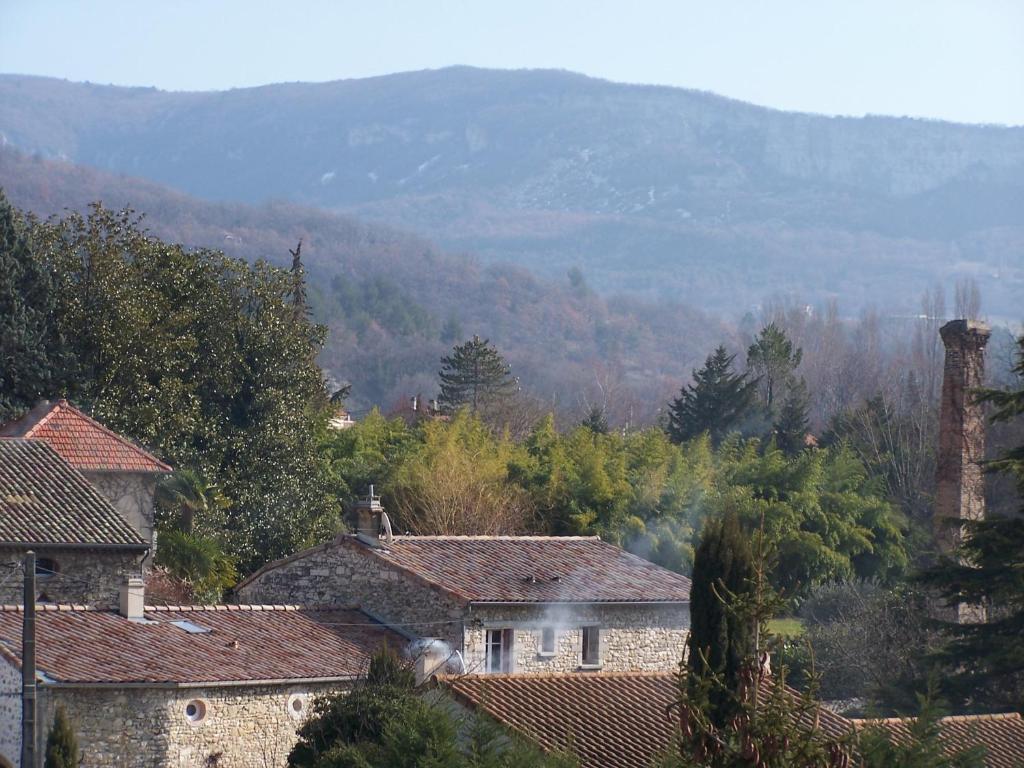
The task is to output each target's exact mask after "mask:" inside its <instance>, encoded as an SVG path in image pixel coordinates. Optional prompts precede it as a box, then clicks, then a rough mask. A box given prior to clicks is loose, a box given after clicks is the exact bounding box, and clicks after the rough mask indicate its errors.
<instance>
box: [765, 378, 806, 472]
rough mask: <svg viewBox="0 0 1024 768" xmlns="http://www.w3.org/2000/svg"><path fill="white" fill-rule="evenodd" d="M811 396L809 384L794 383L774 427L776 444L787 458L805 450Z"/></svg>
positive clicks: (801, 381) (773, 432)
mask: <svg viewBox="0 0 1024 768" xmlns="http://www.w3.org/2000/svg"><path fill="white" fill-rule="evenodd" d="M809 410H810V396H809V395H808V393H807V384H806V383H805V382H804V381H803V379H801V380H800V381H797V382H795V383H793V384H792V385H791V386H790V388H789V391H788V392H787V393H786V399H785V400H784V401H783V403H782V408H781V409H780V410H779V415H778V417H777V418H776V419H775V423H774V424H773V425H772V435H773V437H774V438H775V444H776V445H777V446H778V447H779V450H781V451H782V452H783V453H785V454H786V455H787V456H796V455H797V454H798V453H800V451H802V450H803V449H804V448H805V445H806V444H805V442H804V441H805V440H806V438H807V432H808V429H809V426H810V419H809V418H808V415H807V414H808V411H809Z"/></svg>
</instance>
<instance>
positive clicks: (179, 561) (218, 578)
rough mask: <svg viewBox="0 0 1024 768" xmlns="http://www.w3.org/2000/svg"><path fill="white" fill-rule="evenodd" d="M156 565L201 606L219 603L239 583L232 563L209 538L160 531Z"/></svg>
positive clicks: (171, 531) (214, 540) (181, 532)
mask: <svg viewBox="0 0 1024 768" xmlns="http://www.w3.org/2000/svg"><path fill="white" fill-rule="evenodd" d="M156 564H157V565H161V566H163V567H165V568H166V569H167V571H168V572H169V573H170V574H171V575H172V576H174V577H175V578H177V579H181V580H182V581H184V582H185V583H186V584H188V585H189V587H190V588H191V591H192V594H193V596H194V598H195V599H196V600H197V601H199V602H201V603H215V602H219V601H220V600H221V598H222V597H223V595H224V592H225V590H227V589H230V588H231V587H232V586H234V584H235V582H237V581H238V571H237V569H236V568H235V562H234V559H233V558H232V557H231V556H230V555H228V554H226V553H225V552H224V550H223V549H222V548H221V545H220V543H219V542H218V541H217V540H216V539H215V538H213V537H209V536H199V535H195V534H192V533H187V532H184V531H175V530H169V531H161V532H160V536H159V539H158V547H157V551H156Z"/></svg>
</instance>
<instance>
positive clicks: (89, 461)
mask: <svg viewBox="0 0 1024 768" xmlns="http://www.w3.org/2000/svg"><path fill="white" fill-rule="evenodd" d="M0 437H16V438H24V439H30V440H41V441H44V442H46V443H48V444H49V445H50V446H51V447H52V448H53V449H54V450H55V451H56V452H57V454H58V455H59V456H60V457H61V458H63V459H64V460H65V461H66V462H67V463H68V464H70V465H71V466H72V467H74V468H75V469H77V470H78V471H79V472H81V474H82V475H83V476H84V477H85V478H86V479H87V480H88V481H89V482H90V483H92V484H93V486H95V487H96V489H97V490H99V492H100V493H102V494H103V495H104V496H105V497H106V498H107V500H108V501H110V503H111V504H113V505H114V507H115V508H116V509H117V510H118V512H120V513H121V516H122V517H124V519H125V520H127V521H128V523H129V524H131V526H132V527H133V528H135V530H136V531H138V533H139V536H141V537H142V539H143V540H144V541H145V542H147V544H148V550H149V553H148V555H147V559H146V564H147V565H148V563H149V562H150V561H151V560H152V558H153V556H155V554H156V528H155V523H154V519H153V516H154V510H153V497H154V493H155V491H156V484H157V483H158V482H159V480H160V479H161V477H163V476H164V475H166V474H169V473H170V472H171V471H172V470H171V468H170V467H169V466H168V465H167V464H165V463H164V462H162V461H160V460H159V459H157V458H156V457H155V456H153V455H152V454H150V453H148V452H147V451H145V450H143V449H142V448H140V447H139V446H138V445H136V444H135V443H133V442H131V441H130V440H128V439H126V438H124V437H122V436H121V435H118V434H117V433H116V432H113V431H111V430H110V429H107V428H106V427H105V426H103V425H102V424H100V423H99V422H98V421H96V420H95V419H92V418H90V417H89V416H87V415H86V414H84V413H82V411H80V410H78V409H77V408H75V407H74V406H73V405H71V404H70V403H69V402H68V401H67V400H58V401H56V402H49V401H43V402H41V403H39V404H38V405H37V406H36V407H35V408H33V409H32V410H31V411H29V412H28V413H27V414H25V416H23V417H22V418H20V419H17V420H16V421H12V422H9V423H7V424H5V425H3V426H2V427H0Z"/></svg>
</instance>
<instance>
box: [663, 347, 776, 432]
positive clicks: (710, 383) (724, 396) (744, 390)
mask: <svg viewBox="0 0 1024 768" xmlns="http://www.w3.org/2000/svg"><path fill="white" fill-rule="evenodd" d="M735 358H736V356H735V355H730V354H728V353H727V352H726V351H725V347H723V346H719V347H718V349H716V350H715V352H714V354H712V355H710V356H708V358H707V360H705V362H704V367H703V368H701V369H700V370H698V371H694V372H693V382H694V383H693V384H689V385H687V386H685V387H683V389H682V390H681V391H680V392H679V397H677V398H676V399H675V400H673V401H672V402H671V403H670V404H669V424H668V434H669V437H670V438H672V440H673V441H674V442H676V443H682V442H685V441H686V440H690V439H692V438H694V437H697V436H698V435H701V434H703V433H704V432H708V433H709V434H710V435H711V439H712V441H713V442H715V443H716V444H717V443H718V442H719V441H720V440H721V439H722V438H723V437H724V436H725V435H726V434H728V433H729V432H730V431H732V430H733V429H735V428H736V427H737V426H738V425H739V423H740V421H741V420H742V419H743V417H744V416H746V415H747V413H748V411H749V410H750V406H751V404H752V403H753V399H754V386H755V384H756V382H753V381H748V380H747V376H746V374H742V373H734V372H733V370H732V364H733V360H735Z"/></svg>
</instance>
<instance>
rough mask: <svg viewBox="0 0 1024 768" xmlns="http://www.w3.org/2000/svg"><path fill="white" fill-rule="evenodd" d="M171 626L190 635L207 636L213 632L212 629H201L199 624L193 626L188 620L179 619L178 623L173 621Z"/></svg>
mask: <svg viewBox="0 0 1024 768" xmlns="http://www.w3.org/2000/svg"><path fill="white" fill-rule="evenodd" d="M171 624H173V625H174V626H176V627H177V628H178V629H184V630H185V631H186V632H188V633H189V634H190V635H206V634H209V633H210V632H212V631H213V630H211V629H208V628H207V627H201V626H199V625H198V624H193V623H192V622H191V621H188V620H187V619H179V620H178V621H172V622H171Z"/></svg>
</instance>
